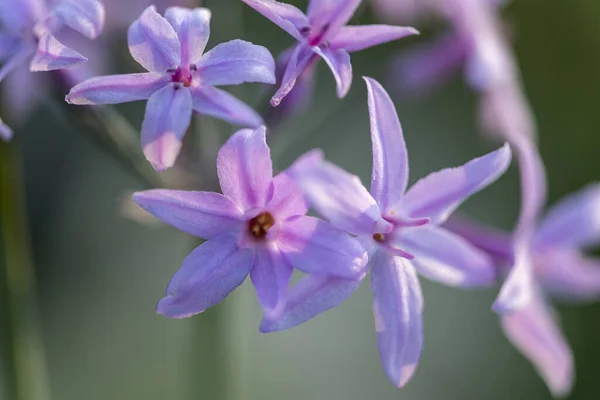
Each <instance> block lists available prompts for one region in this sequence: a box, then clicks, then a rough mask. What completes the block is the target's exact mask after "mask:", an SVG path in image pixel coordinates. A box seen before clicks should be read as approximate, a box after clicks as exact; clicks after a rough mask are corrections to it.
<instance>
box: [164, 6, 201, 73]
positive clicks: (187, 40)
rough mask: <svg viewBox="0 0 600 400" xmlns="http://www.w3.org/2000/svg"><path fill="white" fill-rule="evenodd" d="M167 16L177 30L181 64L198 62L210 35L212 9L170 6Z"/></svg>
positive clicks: (186, 65) (188, 64)
mask: <svg viewBox="0 0 600 400" xmlns="http://www.w3.org/2000/svg"><path fill="white" fill-rule="evenodd" d="M165 18H166V19H167V21H169V23H170V24H171V26H172V27H173V29H175V32H177V37H178V38H179V43H180V44H181V65H183V66H185V67H188V66H190V65H191V64H196V63H197V62H198V61H199V60H200V57H202V54H203V53H204V49H205V48H206V43H208V38H209V37H210V18H211V12H210V10H209V9H208V8H202V7H198V8H193V9H189V8H185V7H169V8H167V11H166V12H165Z"/></svg>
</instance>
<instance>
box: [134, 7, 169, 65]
mask: <svg viewBox="0 0 600 400" xmlns="http://www.w3.org/2000/svg"><path fill="white" fill-rule="evenodd" d="M127 43H128V45H129V52H130V53H131V56H132V57H133V58H134V59H135V61H137V62H138V63H139V64H140V65H141V66H142V67H144V68H146V69H147V70H148V71H150V72H166V71H167V70H168V69H174V68H177V67H178V66H179V65H180V61H181V57H180V56H181V45H180V44H179V39H178V38H177V33H175V30H174V29H173V27H172V26H171V24H169V22H168V21H167V20H166V19H164V18H163V17H162V16H161V15H160V14H158V13H157V12H156V7H154V6H150V7H148V8H146V9H145V10H144V12H143V13H142V15H141V16H140V17H139V18H138V19H136V20H135V21H134V22H133V24H131V26H130V27H129V31H128V33H127Z"/></svg>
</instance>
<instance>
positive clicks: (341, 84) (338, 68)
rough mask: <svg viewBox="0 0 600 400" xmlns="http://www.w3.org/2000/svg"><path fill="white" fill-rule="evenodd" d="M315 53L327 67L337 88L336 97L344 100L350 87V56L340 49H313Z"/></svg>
mask: <svg viewBox="0 0 600 400" xmlns="http://www.w3.org/2000/svg"><path fill="white" fill-rule="evenodd" d="M313 51H314V52H315V53H317V54H318V55H319V56H321V58H322V59H323V60H325V62H326V63H327V65H328V66H329V69H331V72H333V77H334V78H335V83H336V86H337V96H338V97H339V98H340V99H341V98H344V97H345V96H346V95H347V94H348V92H349V91H350V86H352V64H351V63H350V54H348V53H346V51H344V50H342V49H329V48H328V49H321V48H319V47H313Z"/></svg>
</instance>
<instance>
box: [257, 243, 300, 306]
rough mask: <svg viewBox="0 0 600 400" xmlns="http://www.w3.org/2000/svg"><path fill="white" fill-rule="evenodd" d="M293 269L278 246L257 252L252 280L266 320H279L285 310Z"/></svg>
mask: <svg viewBox="0 0 600 400" xmlns="http://www.w3.org/2000/svg"><path fill="white" fill-rule="evenodd" d="M292 272H293V268H292V266H291V265H290V264H289V263H287V262H286V261H285V260H284V259H283V257H282V256H281V253H280V252H279V249H278V248H277V247H276V246H268V247H265V248H260V249H257V250H256V261H255V263H254V267H253V268H252V271H250V279H252V283H253V284H254V287H255V288H256V295H257V296H258V300H259V301H260V304H261V305H262V308H263V310H264V313H265V318H278V317H279V316H280V315H281V313H282V312H283V310H284V309H285V300H286V298H285V295H286V292H287V287H288V284H289V283H290V279H291V278H292Z"/></svg>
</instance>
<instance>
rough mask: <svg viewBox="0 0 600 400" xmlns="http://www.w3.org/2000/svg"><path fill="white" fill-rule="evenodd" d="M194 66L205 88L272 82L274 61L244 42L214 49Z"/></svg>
mask: <svg viewBox="0 0 600 400" xmlns="http://www.w3.org/2000/svg"><path fill="white" fill-rule="evenodd" d="M196 67H197V69H198V72H197V73H198V74H199V76H200V80H201V81H202V83H203V84H206V85H211V86H219V85H239V84H241V83H245V82H262V83H271V84H274V83H275V60H274V59H273V56H272V55H271V53H270V52H269V50H267V49H266V48H265V47H263V46H257V45H255V44H252V43H250V42H246V41H243V40H232V41H230V42H227V43H221V44H219V45H217V46H215V47H214V48H213V49H212V50H210V51H209V52H208V53H206V54H205V55H203V56H202V58H201V59H200V61H199V62H198V63H197V65H196Z"/></svg>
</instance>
